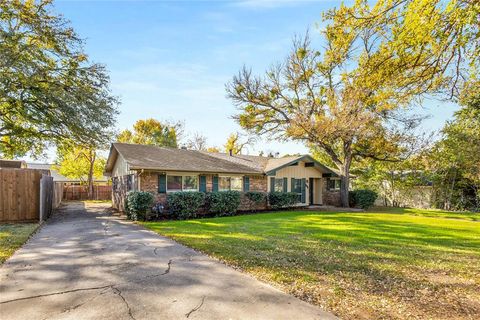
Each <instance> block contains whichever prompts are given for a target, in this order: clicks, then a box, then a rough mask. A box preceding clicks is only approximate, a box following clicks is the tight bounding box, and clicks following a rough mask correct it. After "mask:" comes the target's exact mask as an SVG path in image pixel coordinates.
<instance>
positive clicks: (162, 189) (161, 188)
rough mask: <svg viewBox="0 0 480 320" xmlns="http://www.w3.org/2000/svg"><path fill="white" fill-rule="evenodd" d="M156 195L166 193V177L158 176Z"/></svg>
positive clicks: (164, 175) (163, 175)
mask: <svg viewBox="0 0 480 320" xmlns="http://www.w3.org/2000/svg"><path fill="white" fill-rule="evenodd" d="M158 193H167V175H166V174H159V175H158Z"/></svg>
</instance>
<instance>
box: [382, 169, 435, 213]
mask: <svg viewBox="0 0 480 320" xmlns="http://www.w3.org/2000/svg"><path fill="white" fill-rule="evenodd" d="M389 176H390V179H386V180H384V181H382V183H381V188H380V190H379V194H378V197H377V200H376V201H375V205H376V206H393V207H411V208H422V209H429V208H432V207H433V204H434V203H433V202H434V192H433V183H432V181H430V180H429V179H428V178H427V177H426V176H425V174H424V173H423V172H422V171H419V170H404V171H392V172H390V174H389Z"/></svg>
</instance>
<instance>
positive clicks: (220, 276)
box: [0, 202, 335, 319]
mask: <svg viewBox="0 0 480 320" xmlns="http://www.w3.org/2000/svg"><path fill="white" fill-rule="evenodd" d="M107 208H108V206H107V205H105V204H84V203H81V202H76V203H69V204H68V205H67V206H64V207H63V208H62V209H61V210H60V211H59V212H58V214H56V215H55V216H54V217H52V218H51V219H50V220H49V221H48V223H46V224H45V225H44V226H43V227H42V228H41V229H40V231H39V232H38V233H37V234H35V235H34V236H33V237H32V238H31V239H30V241H28V243H27V244H26V245H25V246H24V247H23V248H22V249H20V250H18V251H17V252H16V253H15V254H14V255H13V257H11V258H10V259H9V260H8V261H6V262H5V264H4V265H3V266H2V267H1V268H0V318H1V319H185V318H189V319H334V318H335V317H334V316H333V315H331V314H329V313H326V312H324V311H322V310H321V309H320V308H318V307H315V306H313V305H310V304H308V303H305V302H303V301H301V300H299V299H296V298H294V297H292V296H289V295H287V294H284V293H282V292H280V291H279V290H277V289H275V288H273V287H271V286H269V285H267V284H264V283H262V282H259V281H257V280H255V279H253V278H252V277H250V276H248V275H245V274H243V273H241V272H239V271H236V270H234V269H232V268H230V267H227V266H225V265H223V264H221V263H219V262H217V261H216V260H214V259H211V258H209V257H207V256H205V255H203V254H200V253H198V252H195V251H194V250H192V249H189V248H187V247H184V246H182V245H180V244H178V243H176V242H174V241H172V240H170V239H168V238H164V237H160V236H158V235H157V234H155V233H153V232H151V231H148V230H145V229H143V228H142V227H139V226H137V225H135V224H132V223H130V222H128V221H124V220H122V219H120V218H118V217H114V216H111V215H110V214H108V210H107Z"/></svg>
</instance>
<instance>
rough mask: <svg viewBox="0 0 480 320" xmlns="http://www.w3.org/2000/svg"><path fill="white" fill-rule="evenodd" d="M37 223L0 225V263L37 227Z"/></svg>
mask: <svg viewBox="0 0 480 320" xmlns="http://www.w3.org/2000/svg"><path fill="white" fill-rule="evenodd" d="M37 227H38V223H21V224H20V223H18V224H1V225H0V264H2V263H4V262H5V260H7V259H8V258H9V257H10V256H11V255H12V254H13V253H14V252H15V250H17V249H18V248H19V247H21V246H22V245H23V244H24V243H25V241H27V239H28V237H29V236H30V235H31V234H32V233H33V232H34V231H35V230H36V229H37Z"/></svg>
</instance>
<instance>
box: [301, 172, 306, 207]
mask: <svg viewBox="0 0 480 320" xmlns="http://www.w3.org/2000/svg"><path fill="white" fill-rule="evenodd" d="M305 183H306V182H305V178H302V198H301V202H302V203H305V201H306V199H305Z"/></svg>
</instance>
